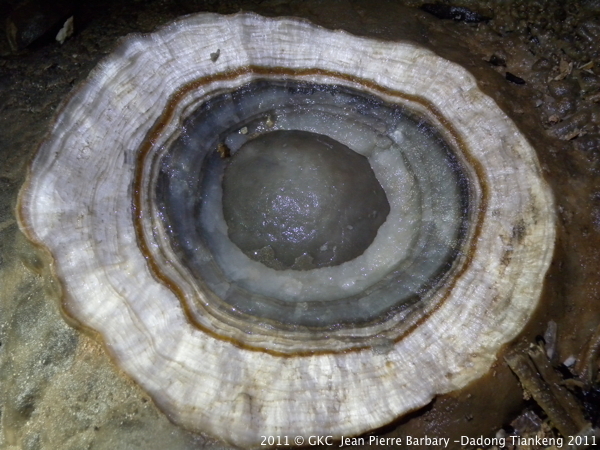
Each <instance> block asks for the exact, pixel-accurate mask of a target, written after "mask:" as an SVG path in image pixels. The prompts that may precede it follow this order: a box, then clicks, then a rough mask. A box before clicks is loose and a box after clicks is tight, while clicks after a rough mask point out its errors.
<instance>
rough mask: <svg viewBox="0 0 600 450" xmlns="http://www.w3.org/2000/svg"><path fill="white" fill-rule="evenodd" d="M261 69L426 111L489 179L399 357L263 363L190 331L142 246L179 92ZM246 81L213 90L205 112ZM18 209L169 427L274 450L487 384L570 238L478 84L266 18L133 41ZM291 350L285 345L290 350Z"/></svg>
mask: <svg viewBox="0 0 600 450" xmlns="http://www.w3.org/2000/svg"><path fill="white" fill-rule="evenodd" d="M217 51H218V52H219V57H218V59H217V60H216V61H214V62H213V61H212V59H211V54H213V53H215V52H217ZM250 65H253V66H264V67H284V68H298V69H302V68H318V69H323V70H326V71H331V72H335V73H340V74H347V75H352V76H354V77H356V78H359V79H362V80H368V81H370V82H372V83H375V85H377V86H380V87H381V88H383V89H387V90H391V91H398V92H401V93H403V94H404V95H406V96H416V97H419V98H422V99H424V100H425V101H426V102H427V103H428V104H429V105H431V107H433V108H435V110H437V111H438V112H439V113H440V114H441V117H439V116H435V114H431V116H432V117H434V116H435V117H436V118H437V120H439V121H440V123H448V124H450V125H451V128H452V130H453V131H452V132H450V131H448V132H445V134H446V137H447V138H448V139H449V140H450V141H451V143H452V144H456V143H457V142H461V141H462V142H463V143H464V145H463V146H462V151H463V152H464V155H463V157H464V159H465V161H467V162H468V163H469V164H472V168H473V170H472V172H473V174H477V176H478V177H479V178H478V179H477V180H475V179H474V180H473V191H474V192H473V196H474V199H475V201H474V203H473V204H474V205H475V206H476V207H477V210H476V211H474V212H473V214H472V215H473V218H474V222H478V224H479V226H478V228H477V232H475V231H473V230H472V231H471V233H470V236H471V237H472V238H470V239H468V240H467V242H468V248H466V249H465V251H464V253H465V254H466V255H469V257H465V258H464V260H463V261H462V262H461V264H462V266H461V267H463V270H456V271H453V272H451V274H452V277H451V278H450V279H448V280H446V283H445V285H444V286H443V287H441V288H440V289H439V291H437V292H433V293H431V294H430V297H431V299H432V300H431V304H435V305H436V307H435V308H431V310H429V311H426V312H427V316H426V317H424V318H421V320H420V324H419V325H418V327H417V328H416V329H414V330H413V331H412V332H410V333H404V334H403V335H402V336H400V335H398V337H397V339H391V341H390V342H392V345H390V346H388V347H389V348H388V350H389V351H386V352H381V351H374V350H373V349H372V348H370V347H368V345H364V346H362V348H360V347H359V348H357V349H355V350H352V351H338V350H339V349H340V347H337V346H336V345H337V344H336V343H335V342H331V343H330V344H328V345H330V351H324V352H319V353H315V354H310V353H306V352H305V353H302V354H301V355H299V356H293V354H292V355H291V356H290V355H286V356H285V357H283V356H278V355H279V354H278V353H277V352H269V351H268V350H269V349H270V348H271V347H270V345H271V344H270V340H269V339H268V337H267V338H265V337H263V338H262V340H263V341H265V342H262V344H261V348H262V350H261V349H258V350H257V349H248V348H247V346H245V345H237V344H232V343H231V342H229V341H228V340H225V339H220V338H218V337H214V336H215V335H214V334H211V335H209V334H207V333H205V332H203V331H202V330H201V329H200V328H198V327H196V326H194V324H192V323H190V321H189V320H188V317H187V316H186V314H185V312H184V309H183V308H182V306H181V304H180V300H179V299H178V298H177V297H176V295H175V294H174V293H173V292H172V291H171V290H170V289H169V288H168V287H166V286H165V285H163V284H162V283H161V282H159V281H157V279H156V277H155V276H154V275H153V273H152V272H151V270H150V268H149V267H148V265H147V261H146V259H145V257H144V255H143V254H142V253H141V251H140V249H139V247H138V242H137V237H136V233H135V230H134V227H133V214H132V197H131V195H132V187H131V186H132V178H133V175H134V171H135V163H136V160H137V152H138V149H139V148H140V146H141V144H142V141H143V139H144V137H145V136H146V134H147V133H148V131H149V130H150V128H151V127H152V126H153V124H154V123H155V122H156V121H157V119H158V118H159V117H160V116H161V114H162V113H163V110H164V108H165V106H166V105H167V102H168V100H169V98H170V97H171V96H172V95H173V94H174V92H175V91H176V90H177V89H178V88H180V87H181V86H183V85H184V84H186V83H189V82H191V81H193V80H195V79H198V78H201V77H203V76H206V75H209V74H214V73H220V72H229V71H232V70H235V69H237V68H240V67H245V66H250ZM321 78H323V79H321ZM249 79H252V74H251V73H245V74H240V76H239V77H238V78H236V79H234V80H221V81H215V82H214V83H213V84H214V85H209V86H204V87H201V88H199V91H198V92H199V93H198V94H197V97H198V98H200V97H201V96H202V95H203V92H209V91H210V90H215V89H216V88H217V87H219V88H223V87H235V86H239V85H240V84H242V83H243V82H245V81H248V80H249ZM298 79H302V80H307V81H315V82H331V81H332V80H331V78H329V79H327V76H323V77H320V76H318V75H311V76H304V77H302V76H299V77H298ZM334 81H335V82H344V81H340V80H337V79H336V80H334ZM344 83H346V84H347V85H348V86H351V87H355V88H357V87H358V88H360V83H359V82H358V81H349V80H348V81H345V82H344ZM372 86H373V85H371V87H370V88H365V89H367V90H368V89H371V90H373V89H375V88H373V87H372ZM386 92H387V91H386ZM380 95H381V96H382V97H383V98H385V99H386V100H389V101H399V100H398V99H397V98H396V97H394V96H393V95H392V94H390V93H389V92H388V93H385V92H384V93H381V94H380ZM423 109H424V111H423V113H424V114H428V113H427V110H426V109H427V108H423ZM432 120H433V119H432ZM178 123H179V122H178V121H177V120H174V121H173V125H172V126H170V127H171V128H170V129H169V127H167V130H166V131H167V132H169V133H173V132H174V130H173V128H174V127H176V126H177V125H178ZM165 139H167V138H165ZM452 139H454V141H452ZM456 145H457V146H458V144H456ZM473 176H475V175H473ZM20 200H21V205H20V213H21V225H22V228H23V229H24V231H25V232H26V233H27V234H28V235H29V236H30V238H31V239H32V240H34V241H36V242H39V243H41V244H43V245H45V246H46V247H47V248H48V249H49V250H50V251H51V253H52V255H53V256H54V259H55V262H56V266H55V269H56V274H57V276H58V277H59V278H60V280H61V281H62V283H63V286H64V293H65V309H66V310H67V312H68V313H69V314H70V315H72V316H73V317H74V318H75V319H76V320H77V321H79V322H80V323H81V324H82V325H84V326H86V327H89V328H91V329H94V330H96V331H97V332H99V333H100V335H101V336H102V337H103V339H104V341H105V343H106V345H107V347H108V349H109V351H110V352H111V354H112V355H113V357H114V359H115V361H116V362H117V364H118V365H119V366H120V367H122V368H123V370H125V371H126V372H127V373H128V374H129V375H130V376H131V377H132V378H134V379H135V380H136V381H137V382H138V383H139V384H140V385H141V386H142V387H143V388H144V389H145V390H146V391H147V392H149V393H150V394H151V395H152V397H153V398H154V400H155V401H156V402H157V404H158V405H159V406H160V407H161V408H162V409H163V410H164V411H165V412H166V413H167V414H168V416H169V417H170V418H172V420H174V421H175V422H177V423H179V424H181V425H182V426H185V427H186V428H189V429H192V430H197V431H203V432H206V433H209V434H211V435H214V436H217V437H220V438H222V439H224V440H226V441H228V442H231V443H233V444H236V445H239V446H243V447H255V446H259V445H260V443H261V436H265V435H267V436H268V435H274V436H277V435H280V436H290V437H292V436H297V435H298V436H305V437H308V436H311V435H334V436H341V435H345V436H349V435H354V434H358V433H361V432H365V431H367V430H369V429H372V428H375V427H379V426H382V425H384V424H386V423H388V422H390V421H391V420H393V419H395V418H396V417H398V416H400V415H402V414H404V413H406V412H409V411H411V410H414V409H415V408H418V407H421V406H423V405H425V404H427V403H428V402H429V401H430V400H431V399H432V398H433V397H434V396H435V395H436V394H440V393H445V392H449V391H452V390H455V389H458V388H461V387H464V386H465V385H467V384H468V383H469V382H471V381H473V380H475V379H477V378H478V377H480V376H482V375H483V374H485V373H486V372H487V371H488V369H489V368H490V365H491V364H492V363H493V361H494V360H495V357H496V353H497V352H498V350H499V349H500V347H501V346H502V345H503V344H504V343H506V342H508V341H509V340H511V339H512V338H513V337H515V336H516V335H517V333H518V332H519V331H520V330H521V329H522V327H523V326H524V324H525V323H526V322H527V320H528V318H529V316H530V314H531V313H532V311H533V310H534V309H535V307H536V305H537V303H538V299H539V295H540V292H541V288H542V283H543V279H544V275H545V273H546V270H547V268H548V265H549V263H550V259H551V256H552V252H553V246H554V238H555V231H554V208H553V201H552V197H551V193H550V191H549V188H548V187H547V185H546V184H545V183H544V181H543V179H542V176H541V170H540V167H539V163H538V161H537V158H536V155H535V152H534V150H533V149H532V148H531V146H530V145H529V144H528V142H527V141H526V139H525V138H524V137H523V136H522V135H521V134H520V133H519V131H518V129H517V128H516V126H515V125H514V124H513V123H512V122H511V120H510V119H508V118H507V117H506V115H505V114H504V113H503V112H502V111H501V110H500V109H499V108H498V106H497V105H496V104H495V103H494V101H493V100H492V99H490V98H489V97H487V96H486V95H484V94H483V93H482V92H481V91H480V90H479V89H478V87H477V83H476V81H475V79H474V78H473V77H472V76H471V75H470V74H469V73H468V72H467V71H466V70H465V69H463V68H462V67H460V66H458V65H456V64H453V63H451V62H449V61H446V60H444V59H442V58H440V57H438V56H436V55H435V54H434V53H432V52H430V51H428V50H424V49H422V48H419V47H416V46H414V45H411V44H404V43H390V42H379V41H374V40H368V39H364V38H359V37H354V36H352V35H350V34H348V33H345V32H341V31H328V30H325V29H322V28H319V27H315V26H313V25H311V24H309V23H307V22H304V21H298V20H293V19H266V18H262V17H259V16H257V15H252V14H238V15H234V16H226V17H223V16H218V15H212V14H206V15H196V16H189V17H186V18H184V19H182V20H179V21H177V22H175V23H174V24H172V25H170V26H167V27H165V28H162V29H161V30H159V31H158V32H156V33H153V34H151V35H148V36H132V37H130V38H128V39H126V40H125V41H124V42H123V43H122V44H120V45H119V47H118V48H117V50H116V51H115V52H114V53H113V54H112V55H110V56H109V57H108V58H107V59H105V60H104V61H103V62H102V63H101V64H100V65H99V66H98V67H97V68H96V69H95V70H94V71H93V72H92V73H91V74H90V76H89V78H88V80H86V81H85V82H84V83H83V84H82V85H80V86H79V88H78V89H77V90H76V91H75V92H74V93H73V95H72V97H71V98H70V99H69V100H68V102H66V103H65V105H64V106H63V107H62V109H61V110H60V112H59V115H58V117H57V119H56V122H55V124H54V126H53V128H52V129H51V130H50V133H49V136H48V138H47V140H46V141H45V142H44V143H43V145H42V146H41V148H40V151H39V154H38V155H37V157H36V159H35V160H34V162H33V164H32V167H31V172H30V176H29V179H28V182H27V184H26V185H25V187H24V188H23V191H22V194H21V198H20ZM203 320H206V322H207V325H206V326H212V328H213V329H219V327H220V322H219V321H218V320H217V319H213V318H211V317H206V318H204V319H203ZM413 321H414V320H413ZM392 322H393V320H392ZM222 328H223V329H224V330H225V331H223V333H225V334H227V330H226V328H227V326H225V325H223V327H222ZM390 330H391V331H390ZM393 330H394V329H393V327H391V328H389V329H388V332H389V333H391V334H388V336H390V335H391V336H392V337H393ZM344 333H345V335H346V336H352V330H347V329H346V330H345V331H344ZM361 333H364V332H363V331H361ZM240 335H248V336H249V337H248V339H252V336H250V335H252V333H240ZM361 335H362V334H361ZM240 339H241V338H240ZM276 341H277V336H276V333H274V335H273V342H274V343H273V344H272V345H273V346H274V347H273V348H275V349H277V348H278V347H276V344H275V342H276ZM332 341H335V340H332ZM241 344H245V342H241ZM342 347H343V346H342ZM295 348H296V350H298V351H301V350H302V349H303V345H302V342H301V341H299V342H298V343H297V344H296V347H295Z"/></svg>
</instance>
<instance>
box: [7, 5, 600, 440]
mask: <svg viewBox="0 0 600 450" xmlns="http://www.w3.org/2000/svg"><path fill="white" fill-rule="evenodd" d="M405 3H406V5H407V6H403V5H400V4H399V2H383V1H381V2H377V1H376V2H373V1H369V2H367V1H333V2H327V3H325V2H317V1H307V2H285V1H283V2H282V1H264V2H261V1H252V2H221V4H220V5H217V4H216V2H208V1H207V2H201V1H179V2H174V1H163V2H150V3H148V4H143V5H140V4H138V3H137V2H131V3H130V4H129V3H122V4H119V5H116V4H115V5H113V4H112V3H110V2H106V3H96V4H94V5H93V6H92V7H90V9H89V10H86V11H79V12H77V13H76V16H75V17H76V20H75V29H76V32H75V35H74V36H73V37H72V38H70V39H68V40H66V41H65V43H64V44H63V45H62V46H61V45H59V44H58V43H56V42H53V41H52V40H48V41H42V42H39V43H36V44H35V45H33V46H32V47H30V48H28V49H26V50H24V51H22V52H21V53H19V54H12V53H11V52H10V50H9V47H8V45H7V44H5V43H3V44H1V45H0V52H1V53H2V55H3V56H2V58H1V59H0V97H1V100H0V123H1V127H0V130H1V131H0V187H1V192H2V196H1V198H0V286H1V291H0V343H1V345H0V447H4V448H25V449H54V448H65V449H69V448H72V449H79V448H95V449H100V448H132V449H136V448H140V449H141V448H144V449H146V448H157V449H158V448H222V447H221V445H220V444H219V443H217V442H214V441H213V440H211V439H210V438H208V437H204V436H198V435H193V434H190V433H187V432H186V431H184V430H182V429H180V428H178V427H176V426H174V425H172V424H171V423H170V422H169V421H168V419H167V418H166V417H165V416H164V415H162V413H160V412H159V411H158V410H157V409H156V408H155V407H154V406H153V404H152V402H151V401H150V400H149V398H148V397H147V396H146V395H145V394H144V393H143V392H142V391H141V390H140V389H139V388H137V386H135V385H134V384H133V383H132V382H131V381H130V380H128V379H127V378H126V377H124V376H123V375H122V374H121V373H120V372H119V371H118V369H116V368H115V367H114V366H113V364H112V363H111V362H110V358H109V356H108V355H107V352H106V351H105V349H103V347H102V346H101V345H100V344H99V343H98V342H99V341H98V340H96V339H95V338H94V336H93V335H92V334H91V333H86V332H85V330H76V329H75V328H72V327H71V326H69V325H68V324H67V323H66V322H65V320H64V319H63V316H62V315H61V314H60V307H59V298H60V286H59V284H58V283H57V282H56V280H55V279H54V278H53V276H52V273H51V270H52V266H51V259H50V257H49V255H48V254H47V253H45V252H44V251H43V250H40V249H37V248H35V247H34V246H33V245H31V244H30V243H28V242H27V241H26V239H25V238H24V237H23V235H22V234H21V233H20V232H19V230H18V226H17V222H16V217H15V207H16V199H17V193H18V190H19V188H20V186H21V184H22V183H23V181H24V177H25V175H26V170H27V163H28V161H29V160H30V158H31V157H32V155H33V154H34V152H35V150H36V147H37V145H38V143H39V142H40V140H41V139H42V138H43V136H44V134H45V133H46V132H47V130H48V128H49V126H50V123H51V117H52V116H53V114H54V112H55V110H56V108H57V107H58V105H59V104H60V102H61V101H62V99H63V98H65V97H66V96H67V95H68V93H69V91H70V90H71V89H72V88H73V86H74V85H76V84H77V83H78V82H80V81H81V80H83V79H84V78H85V77H86V75H87V73H88V72H89V70H90V69H91V68H92V67H93V66H94V65H95V64H96V63H97V62H98V61H99V60H100V59H101V58H102V56H103V55H105V54H106V53H108V52H110V51H111V49H112V47H113V45H114V42H115V40H116V39H117V38H118V37H119V36H122V35H125V34H127V33H129V32H135V31H141V32H150V31H152V30H153V29H154V28H155V27H156V26H158V25H160V24H164V23H166V22H168V21H170V20H171V19H173V18H175V17H178V16H180V15H182V14H185V13H189V12H195V11H202V10H211V11H217V12H221V13H233V12H236V11H238V10H239V9H240V8H243V9H244V10H254V11H256V12H259V13H262V14H266V15H282V14H283V15H294V16H301V17H306V18H308V19H310V20H312V21H314V22H316V23H319V24H321V25H323V26H326V27H330V28H344V29H346V30H348V31H350V32H353V33H356V34H361V35H368V36H372V37H380V38H383V39H391V40H393V39H409V40H411V41H415V42H418V43H421V44H423V45H426V46H428V47H429V48H432V49H433V50H434V51H436V52H437V53H438V54H440V55H441V56H443V57H446V58H448V59H451V60H453V61H455V62H458V63H460V64H462V65H463V66H465V67H466V68H468V69H469V70H470V71H471V72H472V73H473V74H474V75H475V76H476V77H477V79H478V80H479V83H480V85H481V87H482V89H484V90H485V91H486V92H487V94H488V95H490V96H492V97H493V98H494V99H495V100H496V102H498V104H499V105H500V106H501V107H502V108H503V109H504V110H505V112H506V113H507V114H508V115H509V116H510V117H511V118H512V119H513V120H514V121H515V122H516V124H517V125H518V126H519V128H520V129H521V130H522V131H523V133H525V135H526V136H527V137H528V138H529V140H530V141H531V143H532V144H533V146H534V147H535V148H536V149H538V156H539V158H540V160H541V162H542V166H543V171H544V175H545V176H546V178H547V179H548V181H549V182H550V184H551V185H552V187H553V189H554V192H555V195H556V201H557V205H558V216H559V223H558V227H559V229H558V233H559V234H558V241H557V249H556V252H555V258H554V261H553V264H552V267H551V269H550V272H549V274H548V277H547V284H546V289H545V292H544V295H543V299H542V306H541V308H540V310H539V312H538V314H537V315H536V316H535V317H534V319H533V320H532V321H531V323H530V324H529V326H528V328H527V329H526V330H525V331H524V333H523V339H525V340H528V341H533V340H534V339H535V336H537V335H543V334H544V333H545V331H546V330H547V328H548V322H549V321H550V320H553V321H555V322H556V323H557V329H558V331H557V336H558V337H557V343H556V351H555V352H554V355H553V360H554V361H555V362H561V361H567V360H568V358H570V357H573V358H575V359H577V358H579V357H580V355H581V353H582V349H584V348H585V346H586V344H587V342H588V340H589V339H590V337H591V336H592V334H593V333H594V330H595V329H596V327H597V326H598V324H599V323H600V305H599V297H598V296H599V295H600V294H599V291H600V289H599V284H600V283H599V278H598V275H597V274H598V266H599V252H598V251H597V250H596V249H597V248H600V182H599V181H598V180H599V179H600V177H598V172H599V170H600V154H599V151H598V149H599V142H600V141H599V139H600V138H599V136H600V132H599V127H600V113H599V111H598V107H599V105H598V101H599V100H600V97H599V96H598V92H599V91H600V82H599V81H598V76H599V72H598V65H600V61H599V60H598V54H597V49H598V48H600V45H599V34H598V33H597V32H596V30H597V23H598V18H597V14H598V13H600V5H598V2H594V1H582V2H564V3H563V4H562V5H560V6H557V5H556V4H554V3H553V2H550V3H551V4H550V3H549V2H543V1H537V2H521V1H513V2H508V6H507V5H503V6H502V8H494V7H493V5H494V3H493V2H474V1H469V2H464V4H465V5H466V6H469V7H471V8H473V9H478V10H479V11H480V12H481V14H482V15H484V16H490V17H493V20H491V21H489V22H480V23H474V24H468V23H465V22H464V21H452V20H444V19H439V18H437V17H435V16H433V15H431V14H429V13H426V12H423V11H421V10H418V9H416V8H414V7H415V6H419V5H420V2H405ZM3 8H5V10H6V11H8V9H6V7H5V6H3ZM78 17H79V18H81V21H80V23H79V24H78V23H77V18H78ZM590 62H592V63H594V62H595V64H591V65H589V63H590ZM507 73H509V74H511V75H514V76H516V77H518V78H519V79H520V80H523V81H525V84H519V83H516V82H515V81H516V79H515V78H512V77H511V76H508V75H507ZM522 398H523V394H522V391H521V389H520V387H519V385H518V383H517V381H516V378H515V377H514V375H513V374H512V373H511V372H510V370H509V369H508V367H507V366H506V364H505V363H504V361H503V360H502V359H499V360H498V362H497V364H496V366H495V367H494V369H493V371H492V372H491V373H490V374H489V376H488V377H486V378H484V379H482V380H480V381H478V382H476V383H475V384H474V385H472V386H470V387H469V388H467V389H466V390H464V391H462V392H459V393H454V394H449V395H446V396H441V397H439V398H438V399H437V400H436V401H435V402H434V403H433V405H431V406H428V407H426V408H424V410H422V411H417V412H415V413H413V414H411V415H410V417H409V418H405V419H401V420H399V421H398V422H397V423H394V424H391V425H390V426H389V427H386V428H385V429H383V430H379V434H380V435H382V436H405V435H412V436H419V435H425V434H428V435H430V436H432V435H436V436H449V437H451V436H455V435H456V436H460V435H462V434H467V435H470V436H478V435H480V434H484V435H494V434H495V432H496V431H497V430H498V429H499V428H501V427H502V426H504V425H506V424H508V423H509V422H510V421H512V420H513V419H514V417H515V416H516V415H518V414H519V413H520V412H522V411H523V408H525V407H527V405H525V404H524V403H523V400H522ZM492 411H493V412H492Z"/></svg>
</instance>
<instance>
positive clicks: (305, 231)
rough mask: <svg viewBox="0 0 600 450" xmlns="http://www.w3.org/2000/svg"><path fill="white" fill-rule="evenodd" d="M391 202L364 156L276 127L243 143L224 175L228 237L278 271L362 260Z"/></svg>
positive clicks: (324, 139)
mask: <svg viewBox="0 0 600 450" xmlns="http://www.w3.org/2000/svg"><path fill="white" fill-rule="evenodd" d="M389 211H390V205H389V203H388V201H387V198H386V196H385V192H384V190H383V188H382V187H381V185H380V184H379V182H378V181H377V178H376V177H375V174H374V173H373V170H372V169H371V166H370V165H369V162H368V160H367V158H365V157H364V156H362V155H359V154H358V153H356V152H354V151H352V150H350V149H349V148H348V147H347V146H345V145H344V144H341V143H340V142H337V141H336V140H334V139H331V138H330V137H328V136H324V135H322V134H316V133H310V132H307V131H298V130H291V131H286V130H281V131H273V132H270V133H266V134H263V135H261V136H259V137H257V138H255V139H253V140H251V141H248V142H247V143H246V144H244V145H243V146H242V147H241V148H240V150H239V151H237V152H236V153H235V155H234V156H233V157H232V158H231V162H230V163H229V165H228V167H227V168H226V169H225V176H224V178H223V213H224V218H225V221H226V223H227V226H228V235H229V238H230V239H231V240H232V241H233V242H234V243H235V244H236V245H237V246H238V247H239V248H240V249H241V250H242V251H243V252H244V253H245V254H246V255H247V256H248V257H250V258H252V259H254V260H256V261H260V262H262V263H263V264H265V265H266V266H268V267H270V268H272V269H277V270H284V269H296V270H309V269H314V268H320V267H327V266H333V265H337V264H341V263H343V262H345V261H349V260H351V259H354V258H356V257H357V256H359V255H361V254H362V253H363V252H364V251H365V249H367V247H368V246H369V245H370V244H371V243H372V242H373V239H374V238H375V236H376V234H377V230H378V229H379V226H380V225H381V224H382V223H383V222H384V221H385V218H386V217H387V215H388V213H389Z"/></svg>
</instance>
